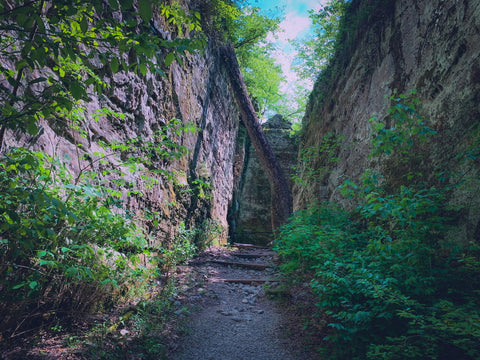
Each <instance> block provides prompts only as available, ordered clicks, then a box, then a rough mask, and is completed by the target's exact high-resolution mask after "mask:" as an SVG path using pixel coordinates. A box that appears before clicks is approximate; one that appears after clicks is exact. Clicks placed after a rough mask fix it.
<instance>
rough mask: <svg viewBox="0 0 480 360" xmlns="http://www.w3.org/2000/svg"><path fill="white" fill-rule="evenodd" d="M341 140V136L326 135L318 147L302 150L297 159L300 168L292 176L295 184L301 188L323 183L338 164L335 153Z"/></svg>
mask: <svg viewBox="0 0 480 360" xmlns="http://www.w3.org/2000/svg"><path fill="white" fill-rule="evenodd" d="M343 140H344V138H343V136H338V137H336V136H335V135H334V134H333V133H328V134H327V135H325V136H324V138H323V140H322V142H321V143H320V144H319V145H318V146H309V147H304V148H302V149H301V150H300V158H299V160H300V161H299V163H300V164H301V167H300V168H298V169H296V174H295V175H293V176H292V177H293V180H294V181H295V183H296V184H297V185H299V186H302V187H304V186H307V185H308V184H321V183H323V181H324V180H325V178H326V176H327V175H328V173H329V172H330V171H331V170H332V168H333V166H334V165H335V164H336V163H337V162H338V157H337V152H338V148H339V147H340V145H341V143H342V141H343Z"/></svg>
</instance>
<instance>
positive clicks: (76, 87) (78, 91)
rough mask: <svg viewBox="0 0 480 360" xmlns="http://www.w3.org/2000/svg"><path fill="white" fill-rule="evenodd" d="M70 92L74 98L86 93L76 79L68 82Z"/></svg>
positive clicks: (79, 97)
mask: <svg viewBox="0 0 480 360" xmlns="http://www.w3.org/2000/svg"><path fill="white" fill-rule="evenodd" d="M70 93H71V95H72V96H73V98H74V99H75V100H80V99H81V98H82V97H83V96H85V95H86V92H85V88H84V87H83V85H82V84H80V83H79V82H78V81H72V82H71V83H70Z"/></svg>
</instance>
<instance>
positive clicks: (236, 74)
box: [221, 43, 292, 231]
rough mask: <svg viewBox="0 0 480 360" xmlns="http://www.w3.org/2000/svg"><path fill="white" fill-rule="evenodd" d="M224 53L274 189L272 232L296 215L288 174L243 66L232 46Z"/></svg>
mask: <svg viewBox="0 0 480 360" xmlns="http://www.w3.org/2000/svg"><path fill="white" fill-rule="evenodd" d="M221 54H222V57H223V60H224V62H225V66H226V68H227V69H228V73H229V77H230V82H231V85H232V88H233V91H234V96H235V100H236V102H237V104H238V107H239V109H240V114H241V116H242V121H243V124H244V125H245V128H246V129H247V133H248V136H249V138H250V140H251V142H252V144H253V146H254V148H255V151H256V152H257V155H258V157H259V159H260V162H261V164H262V167H263V169H264V170H265V172H266V174H267V177H268V180H269V182H270V188H271V194H272V195H271V204H272V206H271V208H272V229H274V231H275V230H276V229H278V228H279V227H280V226H282V225H283V224H285V222H286V221H287V219H288V218H289V216H290V215H291V212H292V199H291V194H290V189H289V187H288V183H287V180H286V178H285V174H284V173H283V170H282V168H281V167H280V164H279V163H278V160H277V158H276V157H275V154H274V153H273V151H272V148H271V147H270V144H269V143H268V141H267V138H266V137H265V133H264V132H263V129H262V127H261V125H260V122H259V120H258V117H257V115H256V112H255V109H254V107H253V104H252V101H251V100H250V97H249V95H248V92H247V87H246V85H245V81H244V80H243V76H242V72H241V70H240V65H239V63H238V60H237V57H236V55H235V50H234V47H233V45H232V44H231V43H230V44H228V45H224V46H222V47H221Z"/></svg>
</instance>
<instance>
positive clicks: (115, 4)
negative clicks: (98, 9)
mask: <svg viewBox="0 0 480 360" xmlns="http://www.w3.org/2000/svg"><path fill="white" fill-rule="evenodd" d="M108 3H109V4H110V6H111V7H112V9H113V10H118V1H117V0H108Z"/></svg>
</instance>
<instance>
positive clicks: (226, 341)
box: [169, 248, 305, 360]
mask: <svg viewBox="0 0 480 360" xmlns="http://www.w3.org/2000/svg"><path fill="white" fill-rule="evenodd" d="M259 252H261V253H262V254H266V256H264V257H258V258H257V257H254V256H256V255H259V254H258V253H259ZM236 254H237V255H240V256H242V257H238V256H236ZM245 257H247V258H248V259H245ZM250 257H252V258H250ZM212 261H217V262H218V261H233V262H242V263H250V264H257V265H260V267H261V266H262V265H263V264H271V263H272V253H271V252H267V251H266V250H261V249H260V250H259V249H247V250H244V249H242V250H236V251H228V250H227V249H223V248H212V249H210V250H209V252H207V253H206V254H205V255H204V256H203V257H202V258H200V259H199V260H197V262H196V263H195V264H193V266H190V267H191V270H192V271H194V272H195V273H196V274H197V278H198V275H200V278H203V279H204V283H203V286H200V287H197V289H196V292H195V295H191V296H189V297H188V299H185V301H188V302H190V305H192V304H194V305H195V306H196V308H197V310H196V311H193V312H192V313H191V315H190V316H189V318H188V319H187V324H188V330H187V331H188V333H187V335H186V336H185V337H184V338H183V339H182V340H181V343H180V345H179V347H178V348H177V350H176V351H175V352H174V353H172V354H171V355H170V356H169V359H171V360H250V359H255V360H280V359H281V360H296V359H300V358H301V359H305V357H304V356H302V355H300V352H301V351H299V350H300V349H295V346H298V344H292V343H291V340H290V339H289V336H288V334H287V331H286V328H285V327H284V324H283V323H282V321H283V319H282V312H281V310H280V309H279V306H278V304H277V303H276V302H275V301H274V300H271V299H269V298H268V297H266V296H265V289H264V286H263V285H264V284H263V283H254V282H252V283H251V284H248V283H247V284H244V283H237V282H232V283H230V282H226V281H225V279H237V280H239V279H242V280H245V279H256V280H258V279H272V278H274V274H273V270H272V269H270V268H268V269H265V270H252V269H248V268H244V267H241V266H236V265H225V264H219V263H215V262H212ZM267 285H270V286H275V283H274V282H273V283H269V282H267Z"/></svg>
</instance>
